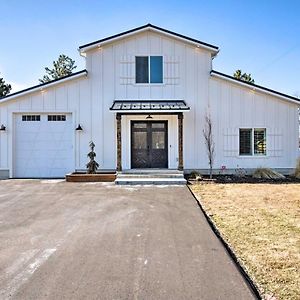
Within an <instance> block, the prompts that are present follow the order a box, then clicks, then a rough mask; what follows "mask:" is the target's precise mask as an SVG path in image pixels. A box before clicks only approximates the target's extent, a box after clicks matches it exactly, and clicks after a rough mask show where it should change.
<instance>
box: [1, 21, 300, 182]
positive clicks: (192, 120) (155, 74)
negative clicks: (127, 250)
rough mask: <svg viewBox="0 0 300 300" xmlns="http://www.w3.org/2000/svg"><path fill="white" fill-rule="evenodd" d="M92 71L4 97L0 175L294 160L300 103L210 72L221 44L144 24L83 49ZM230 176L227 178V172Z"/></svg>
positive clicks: (285, 165) (217, 168)
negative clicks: (90, 160)
mask: <svg viewBox="0 0 300 300" xmlns="http://www.w3.org/2000/svg"><path fill="white" fill-rule="evenodd" d="M79 52H80V55H82V56H84V57H85V60H86V70H83V71H80V72H77V73H74V74H72V75H70V76H67V77H64V78H61V79H58V80H55V81H52V82H50V83H46V84H40V85H37V86H34V87H31V88H28V89H26V90H23V91H20V92H17V93H14V94H11V95H9V96H7V97H5V98H2V99H1V100H0V126H1V130H0V176H1V177H2V178H56V177H63V176H64V175H65V174H66V173H70V172H74V171H79V170H83V169H85V168H86V163H87V153H88V151H89V142H90V141H93V142H94V143H95V144H96V148H95V151H96V153H97V161H98V163H99V164H100V166H101V170H106V171H108V170H117V171H121V170H123V171H124V170H131V169H146V168H147V169H148V168H150V169H151V168H153V169H179V170H184V172H190V171H192V170H198V171H200V172H202V173H204V172H207V170H208V168H209V165H208V158H207V153H206V147H205V142H204V137H203V128H204V126H205V114H206V113H209V114H210V115H211V119H212V123H213V136H214V141H215V161H214V172H215V173H219V172H225V171H226V172H229V173H232V172H234V170H235V169H237V168H244V169H246V170H248V171H251V170H253V169H255V168H257V167H261V166H263V167H270V168H274V169H277V170H279V171H281V172H282V173H288V172H291V171H292V169H293V168H294V167H295V162H296V159H297V156H298V137H299V127H298V107H299V104H300V102H299V99H297V98H295V97H292V96H288V95H285V94H283V93H280V92H276V91H274V90H271V89H268V88H265V87H262V86H258V85H255V84H250V83H246V82H242V81H239V80H236V79H235V78H233V77H231V76H228V75H225V74H222V73H220V72H217V71H214V70H213V69H212V60H213V58H214V57H215V56H216V55H217V54H218V52H219V49H218V47H216V46H213V45H210V44H207V43H204V42H201V41H198V40H195V39H193V38H189V37H186V36H183V35H181V34H178V33H175V32H171V31H169V30H166V29H163V28H159V27H157V26H154V25H151V24H147V25H145V26H142V27H139V28H135V29H132V30H129V31H127V32H123V33H120V34H117V35H114V36H111V37H107V38H104V39H102V40H99V41H96V42H92V43H89V44H86V45H83V46H81V47H79ZM224 170H225V171H224Z"/></svg>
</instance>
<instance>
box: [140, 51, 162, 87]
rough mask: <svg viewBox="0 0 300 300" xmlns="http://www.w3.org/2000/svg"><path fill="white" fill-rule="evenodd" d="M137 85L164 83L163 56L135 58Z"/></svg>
mask: <svg viewBox="0 0 300 300" xmlns="http://www.w3.org/2000/svg"><path fill="white" fill-rule="evenodd" d="M135 82H136V83H163V57H162V56H136V57H135Z"/></svg>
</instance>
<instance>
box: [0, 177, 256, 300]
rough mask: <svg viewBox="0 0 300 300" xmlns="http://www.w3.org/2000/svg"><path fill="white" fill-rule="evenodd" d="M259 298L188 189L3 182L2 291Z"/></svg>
mask: <svg viewBox="0 0 300 300" xmlns="http://www.w3.org/2000/svg"><path fill="white" fill-rule="evenodd" d="M10 298H12V299H209V300H212V299H226V300H229V299H239V300H240V299H254V297H253V296H252V294H251V293H250V291H249V289H248V287H247V285H246V284H245V282H244V280H243V278H242V277H241V275H240V274H239V272H238V271H237V269H236V267H235V265H234V264H233V262H232V261H231V260H230V258H229V257H228V256H227V254H226V252H225V250H224V249H223V247H222V245H221V244H220V242H219V241H218V239H217V238H216V237H215V235H214V234H213V232H212V231H211V229H210V227H209V226H208V224H207V222H206V220H205V218H204V216H203V214H202V213H201V211H200V209H199V208H198V206H197V204H196V203H195V200H194V199H193V197H192V196H191V194H190V192H189V190H188V189H187V188H186V187H171V186H169V187H157V186H156V187H120V186H115V185H113V184H104V183H96V184H93V183H87V184H84V183H79V184H78V183H66V182H63V181H57V180H55V181H47V180H44V181H43V180H42V181H38V180H7V181H0V299H10Z"/></svg>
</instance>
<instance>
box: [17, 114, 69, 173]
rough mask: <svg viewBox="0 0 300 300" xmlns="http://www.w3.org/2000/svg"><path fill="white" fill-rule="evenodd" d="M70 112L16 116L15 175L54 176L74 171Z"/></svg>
mask: <svg viewBox="0 0 300 300" xmlns="http://www.w3.org/2000/svg"><path fill="white" fill-rule="evenodd" d="M73 134H74V133H73V130H72V115H71V114H22V115H21V114H17V115H15V140H14V141H15V147H14V148H15V155H14V170H15V172H14V177H19V178H57V177H64V176H65V174H67V173H69V172H71V171H73V170H74V164H73V156H74V153H73V147H72V144H73V141H72V136H73Z"/></svg>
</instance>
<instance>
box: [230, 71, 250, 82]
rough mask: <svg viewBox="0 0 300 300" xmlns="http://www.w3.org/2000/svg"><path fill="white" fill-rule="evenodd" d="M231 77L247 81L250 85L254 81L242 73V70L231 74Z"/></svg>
mask: <svg viewBox="0 0 300 300" xmlns="http://www.w3.org/2000/svg"><path fill="white" fill-rule="evenodd" d="M233 77H234V78H236V79H239V80H243V81H247V82H250V83H254V82H255V81H254V79H253V78H252V77H251V74H250V73H249V74H247V73H242V70H236V71H235V72H234V74H233Z"/></svg>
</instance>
